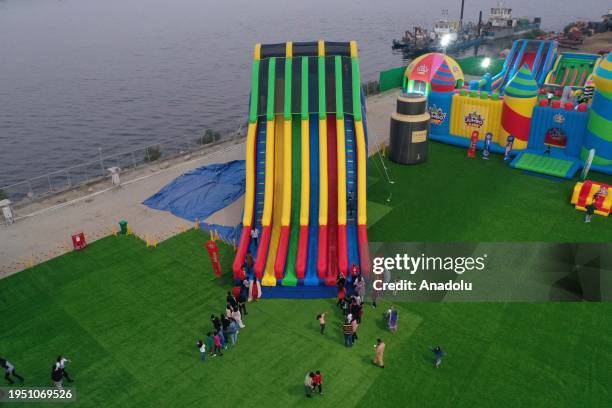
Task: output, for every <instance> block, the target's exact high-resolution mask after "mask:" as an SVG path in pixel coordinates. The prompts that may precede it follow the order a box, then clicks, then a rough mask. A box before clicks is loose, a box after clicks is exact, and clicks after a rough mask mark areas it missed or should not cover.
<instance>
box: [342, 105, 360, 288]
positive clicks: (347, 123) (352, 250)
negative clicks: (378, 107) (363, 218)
mask: <svg viewBox="0 0 612 408" xmlns="http://www.w3.org/2000/svg"><path fill="white" fill-rule="evenodd" d="M344 133H345V135H346V138H345V150H346V199H347V207H348V208H347V213H346V215H347V219H346V235H347V243H348V266H349V272H350V269H351V266H352V265H353V264H355V265H359V244H358V240H357V161H356V160H357V154H356V153H357V151H356V149H357V145H356V143H355V124H354V121H353V116H351V115H345V117H344ZM349 200H352V203H349ZM350 279H351V278H350V273H349V280H350Z"/></svg>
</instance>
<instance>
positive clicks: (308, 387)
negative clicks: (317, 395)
mask: <svg viewBox="0 0 612 408" xmlns="http://www.w3.org/2000/svg"><path fill="white" fill-rule="evenodd" d="M313 378H314V373H313V372H312V371H311V372H309V373H308V374H306V378H305V379H304V392H305V393H306V398H312V392H313V391H314V381H313Z"/></svg>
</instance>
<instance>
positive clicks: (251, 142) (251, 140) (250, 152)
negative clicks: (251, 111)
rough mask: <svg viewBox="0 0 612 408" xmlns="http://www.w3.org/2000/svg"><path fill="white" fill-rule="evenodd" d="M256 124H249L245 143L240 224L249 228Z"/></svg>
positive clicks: (252, 199) (253, 190)
mask: <svg viewBox="0 0 612 408" xmlns="http://www.w3.org/2000/svg"><path fill="white" fill-rule="evenodd" d="M256 132H257V122H255V123H249V128H248V131H247V143H246V192H245V196H244V215H243V217H242V224H243V225H244V226H245V227H250V226H251V223H252V221H253V204H254V202H255V133H256Z"/></svg>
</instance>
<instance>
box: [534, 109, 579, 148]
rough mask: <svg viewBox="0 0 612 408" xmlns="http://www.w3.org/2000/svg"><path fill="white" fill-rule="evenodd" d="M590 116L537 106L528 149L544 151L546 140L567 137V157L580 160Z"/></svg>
mask: <svg viewBox="0 0 612 408" xmlns="http://www.w3.org/2000/svg"><path fill="white" fill-rule="evenodd" d="M587 117H588V114H587V113H586V112H577V111H573V110H572V111H567V110H565V109H553V108H551V107H541V106H536V107H535V108H534V111H533V118H532V120H531V130H530V132H529V145H528V148H529V149H532V150H540V151H543V150H544V149H546V146H545V143H544V142H545V139H546V138H547V137H548V138H549V142H550V138H551V137H554V136H553V135H557V136H559V135H563V136H565V151H564V153H565V155H566V156H570V157H574V158H579V157H580V150H581V147H582V145H583V142H584V134H585V132H586V123H587Z"/></svg>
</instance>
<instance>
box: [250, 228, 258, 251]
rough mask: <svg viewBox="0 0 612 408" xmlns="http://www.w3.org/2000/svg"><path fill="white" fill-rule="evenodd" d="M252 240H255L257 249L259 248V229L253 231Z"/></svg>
mask: <svg viewBox="0 0 612 408" xmlns="http://www.w3.org/2000/svg"><path fill="white" fill-rule="evenodd" d="M251 238H252V239H253V243H254V244H255V247H259V230H258V229H257V227H255V228H253V229H252V230H251Z"/></svg>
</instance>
